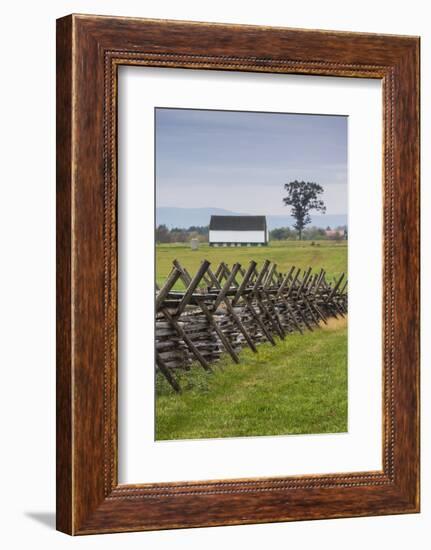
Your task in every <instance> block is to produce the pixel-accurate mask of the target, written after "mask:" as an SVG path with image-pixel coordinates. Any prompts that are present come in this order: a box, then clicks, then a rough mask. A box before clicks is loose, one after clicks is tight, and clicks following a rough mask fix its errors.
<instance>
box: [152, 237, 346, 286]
mask: <svg viewBox="0 0 431 550" xmlns="http://www.w3.org/2000/svg"><path fill="white" fill-rule="evenodd" d="M175 259H177V260H179V261H180V263H181V264H182V265H183V266H184V267H185V268H186V269H187V270H188V271H189V272H190V273H191V274H193V273H195V272H196V270H197V268H198V267H199V265H200V263H201V262H202V260H204V259H207V260H208V261H210V262H211V264H212V267H213V268H214V269H215V268H216V267H217V266H218V265H219V263H220V262H225V263H227V264H228V265H230V266H231V265H232V264H233V263H235V262H240V263H242V264H243V265H245V266H246V265H247V264H248V262H249V261H250V260H255V261H256V262H258V264H261V263H262V262H263V261H264V260H266V259H268V260H270V261H272V262H275V263H276V264H277V266H278V270H279V271H281V272H286V271H288V269H289V268H290V267H291V266H292V265H295V266H296V267H300V268H302V269H307V268H308V267H310V266H312V267H313V268H314V269H315V270H319V269H320V268H321V267H323V268H324V269H325V270H326V272H327V274H328V278H329V280H331V278H332V277H339V276H340V275H341V273H343V272H344V273H346V272H347V241H342V242H339V243H337V242H334V241H316V243H315V245H314V246H311V242H310V241H272V242H270V243H269V245H268V246H262V247H257V246H253V247H239V248H233V247H232V248H231V247H217V248H215V247H210V246H209V245H208V244H201V245H200V246H199V250H191V248H190V245H189V244H186V243H184V244H182V243H178V244H160V245H157V246H156V279H157V283H158V284H159V285H161V284H163V282H164V280H165V279H166V277H167V276H168V275H169V273H170V271H171V269H172V261H173V260H175ZM180 286H181V285H180Z"/></svg>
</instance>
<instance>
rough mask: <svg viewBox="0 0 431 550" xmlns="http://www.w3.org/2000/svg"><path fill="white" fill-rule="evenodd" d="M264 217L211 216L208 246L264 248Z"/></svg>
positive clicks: (265, 228) (266, 232) (265, 227)
mask: <svg viewBox="0 0 431 550" xmlns="http://www.w3.org/2000/svg"><path fill="white" fill-rule="evenodd" d="M268 240H269V239H268V228H267V225H266V217H265V216H211V220H210V227H209V243H210V246H252V245H254V246H266V245H267V244H268Z"/></svg>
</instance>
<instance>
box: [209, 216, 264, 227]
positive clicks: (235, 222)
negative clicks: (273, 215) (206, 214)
mask: <svg viewBox="0 0 431 550" xmlns="http://www.w3.org/2000/svg"><path fill="white" fill-rule="evenodd" d="M210 229H211V230H212V231H265V230H266V217H265V216H211V220H210Z"/></svg>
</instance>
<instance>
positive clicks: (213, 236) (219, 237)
mask: <svg viewBox="0 0 431 550" xmlns="http://www.w3.org/2000/svg"><path fill="white" fill-rule="evenodd" d="M209 241H210V243H264V242H265V231H264V230H263V231H217V230H214V229H212V230H210V234H209Z"/></svg>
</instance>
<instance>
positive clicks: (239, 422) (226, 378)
mask: <svg viewBox="0 0 431 550" xmlns="http://www.w3.org/2000/svg"><path fill="white" fill-rule="evenodd" d="M238 252H239V251H238ZM337 252H339V251H338V250H337ZM296 262H297V260H296ZM333 262H334V264H333V265H334V267H335V266H336V265H341V262H340V260H335V258H333ZM319 263H320V262H318V263H317V264H316V263H314V262H313V264H312V265H319ZM295 265H296V264H295ZM322 265H327V262H325V263H323V262H322ZM277 344H278V345H277V346H275V347H274V346H271V345H270V344H261V345H260V346H259V352H258V353H257V354H254V353H253V352H252V351H251V350H249V349H244V350H243V351H242V352H241V354H240V358H241V363H240V364H238V365H237V364H234V363H233V362H231V360H230V359H229V358H228V357H224V358H223V359H222V360H221V361H220V362H218V363H216V364H215V365H214V371H215V372H214V373H213V374H209V375H208V374H207V373H205V372H204V371H203V370H202V369H201V368H200V367H197V366H196V367H193V369H192V370H191V371H190V372H184V373H183V374H182V375H181V377H180V383H181V386H182V388H183V391H182V393H181V394H175V392H173V390H172V389H171V388H170V386H169V385H168V384H167V383H166V381H165V380H164V379H163V377H162V376H160V375H158V377H157V381H156V439H158V440H166V439H199V438H214V437H240V436H258V435H282V434H319V433H336V432H345V431H347V320H346V319H338V320H335V319H332V320H330V321H329V323H328V325H327V326H322V328H321V329H320V330H315V331H313V332H307V333H306V334H304V335H300V334H292V335H289V336H287V337H286V338H285V340H284V341H280V340H278V342H277Z"/></svg>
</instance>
